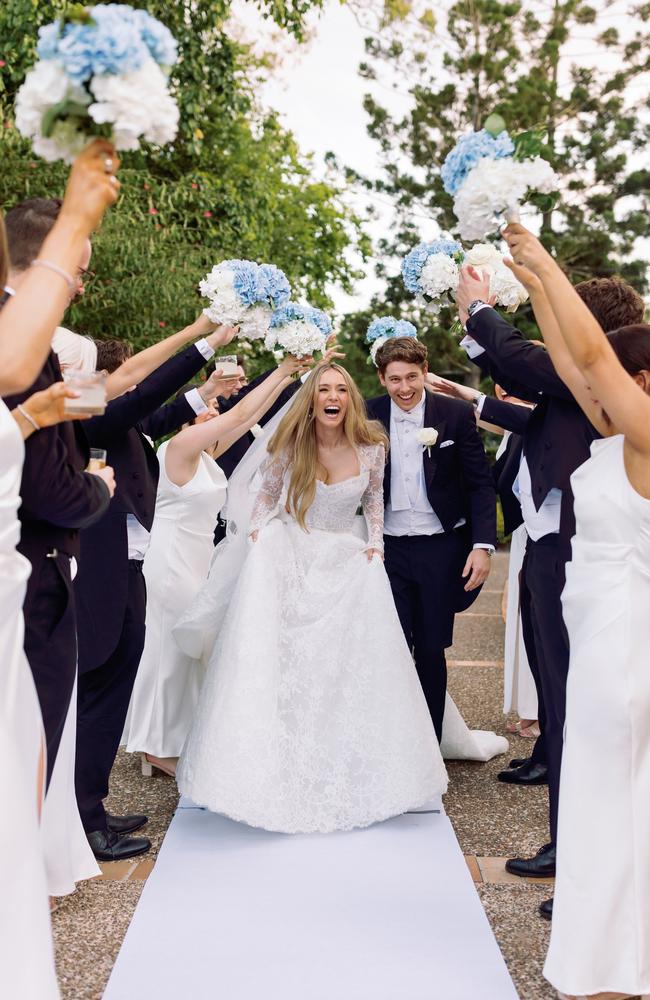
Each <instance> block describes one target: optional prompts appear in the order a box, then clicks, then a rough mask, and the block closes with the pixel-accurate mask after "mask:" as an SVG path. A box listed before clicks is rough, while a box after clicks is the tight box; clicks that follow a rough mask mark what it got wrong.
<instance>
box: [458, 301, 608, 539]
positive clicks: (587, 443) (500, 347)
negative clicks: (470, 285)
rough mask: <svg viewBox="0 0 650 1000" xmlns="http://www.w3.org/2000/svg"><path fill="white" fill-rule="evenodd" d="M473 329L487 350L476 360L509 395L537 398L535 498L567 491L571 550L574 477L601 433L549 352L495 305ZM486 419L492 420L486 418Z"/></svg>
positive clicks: (531, 437)
mask: <svg viewBox="0 0 650 1000" xmlns="http://www.w3.org/2000/svg"><path fill="white" fill-rule="evenodd" d="M467 332H468V333H469V335H470V336H471V337H473V338H474V340H476V342H477V343H479V344H480V345H481V347H483V348H484V349H485V354H482V355H480V356H479V357H477V358H476V359H475V362H476V363H477V364H478V365H479V366H480V367H481V368H483V369H484V370H485V371H487V373H488V374H489V375H490V376H491V377H492V378H493V379H494V381H495V382H499V384H500V385H502V386H503V388H504V389H506V391H507V392H508V393H510V394H511V395H513V396H518V397H519V398H520V399H528V400H530V401H531V402H536V404H537V405H536V406H535V409H534V410H533V411H532V413H531V415H530V417H529V419H528V423H527V425H526V430H525V432H524V443H523V452H524V455H525V456H526V460H527V462H528V466H529V469H530V477H531V482H532V488H533V501H534V503H535V506H536V507H537V509H538V510H539V508H540V507H541V505H542V503H543V502H544V500H545V499H546V497H547V496H548V493H549V491H550V490H551V489H553V488H557V489H560V490H562V494H563V496H562V511H561V522H560V540H561V542H562V544H563V546H564V548H565V550H566V552H567V555H568V553H569V547H570V542H571V538H572V537H573V535H574V533H575V515H574V513H573V493H572V491H571V484H570V479H571V476H572V474H573V473H574V472H575V470H576V469H577V468H579V466H581V465H582V464H583V462H586V461H587V459H588V458H589V455H590V448H591V443H592V441H594V440H595V439H596V438H598V437H599V436H600V435H599V434H598V431H597V430H596V428H595V427H593V425H592V424H591V423H590V422H589V420H587V417H586V416H585V415H584V413H583V412H582V410H581V409H580V407H579V406H578V404H577V403H576V401H575V399H574V398H573V396H572V395H571V393H570V391H569V390H568V389H567V387H566V385H565V384H564V382H563V381H562V379H561V378H560V376H559V375H558V374H557V372H556V371H555V368H554V367H553V362H552V361H551V359H550V357H549V355H548V354H547V352H546V351H545V350H543V349H542V348H541V347H539V346H537V345H536V344H532V343H531V342H530V341H529V340H526V338H525V337H524V336H523V335H522V334H521V333H520V332H519V330H516V329H515V328H514V327H512V326H511V325H510V324H509V323H507V322H506V320H504V319H503V318H502V317H501V316H500V315H499V314H498V313H497V312H496V310H494V309H490V308H487V309H481V310H479V312H477V313H476V314H475V315H474V316H472V317H471V318H470V319H469V320H468V322H467ZM486 419H488V418H487V417H486Z"/></svg>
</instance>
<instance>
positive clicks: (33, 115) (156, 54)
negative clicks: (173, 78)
mask: <svg viewBox="0 0 650 1000" xmlns="http://www.w3.org/2000/svg"><path fill="white" fill-rule="evenodd" d="M38 34H39V39H38V46H37V51H38V55H39V61H38V62H37V63H36V65H35V66H34V67H33V68H32V69H31V70H30V71H29V73H28V74H27V76H26V78H25V82H24V83H23V85H22V86H21V88H20V90H19V91H18V94H17V97H16V128H17V129H18V131H19V132H20V133H21V135H24V136H25V137H26V138H28V139H31V141H32V145H33V147H34V152H36V153H37V154H39V155H40V156H42V157H43V158H44V159H46V160H50V161H54V160H65V161H66V163H69V162H71V161H72V160H73V159H74V157H75V156H76V155H77V153H79V152H81V150H82V149H83V148H84V146H85V145H86V144H87V143H88V142H89V140H90V139H92V138H95V137H97V136H104V137H106V138H110V139H111V140H112V141H113V142H114V143H115V146H116V148H117V149H137V148H138V146H139V143H140V140H141V139H144V140H145V141H146V142H152V143H155V144H156V145H158V146H162V145H164V144H165V143H168V142H171V141H172V140H173V139H174V138H175V136H176V132H177V130H178V119H179V113H178V106H177V104H176V101H175V100H174V98H173V97H172V96H171V94H170V93H169V90H168V86H167V82H168V81H167V74H168V72H169V69H170V67H171V66H172V65H173V64H174V63H175V62H176V58H177V44H176V40H175V39H174V37H173V35H172V34H171V32H170V31H169V29H168V28H166V27H165V25H164V24H161V23H160V21H157V20H156V18H154V17H152V16H151V14H148V13H147V11H145V10H134V9H133V7H129V6H128V5H126V4H116V3H109V4H97V5H96V6H94V7H82V6H81V5H73V6H72V7H71V8H70V11H69V12H68V13H67V14H65V15H63V16H62V18H61V19H60V20H59V21H55V22H54V23H53V24H48V25H46V26H45V27H42V28H40V30H39V33H38Z"/></svg>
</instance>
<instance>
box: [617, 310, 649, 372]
mask: <svg viewBox="0 0 650 1000" xmlns="http://www.w3.org/2000/svg"><path fill="white" fill-rule="evenodd" d="M607 339H608V340H609V342H610V344H611V345H612V347H613V348H614V352H615V354H616V357H617V358H618V360H619V361H620V362H621V364H622V365H623V368H625V371H626V372H627V373H628V374H629V375H638V373H639V372H650V326H649V325H648V324H647V323H635V324H633V325H631V326H622V327H621V328H620V329H619V330H612V332H611V333H608V334H607Z"/></svg>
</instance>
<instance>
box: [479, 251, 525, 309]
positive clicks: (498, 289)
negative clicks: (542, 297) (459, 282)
mask: <svg viewBox="0 0 650 1000" xmlns="http://www.w3.org/2000/svg"><path fill="white" fill-rule="evenodd" d="M464 263H465V264H471V265H472V266H473V267H475V268H477V270H479V271H482V272H483V273H484V274H486V275H489V276H490V295H494V296H495V298H496V304H497V305H499V306H503V308H504V309H507V311H508V312H514V311H515V309H517V308H518V307H519V306H520V305H522V303H524V302H525V301H526V300H527V298H528V292H527V291H526V289H525V288H524V286H523V285H522V284H521V282H520V281H518V280H517V278H515V276H514V274H513V273H512V271H511V270H510V268H508V267H506V265H505V264H504V262H503V254H501V253H500V252H499V251H498V250H497V248H496V247H495V246H494V245H493V244H492V243H476V244H475V245H474V246H473V247H472V248H471V250H468V251H467V253H466V254H465V260H464Z"/></svg>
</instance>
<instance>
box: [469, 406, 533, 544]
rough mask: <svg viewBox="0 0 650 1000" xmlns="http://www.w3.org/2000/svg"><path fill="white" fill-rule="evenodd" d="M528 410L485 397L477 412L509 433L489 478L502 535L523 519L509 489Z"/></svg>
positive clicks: (514, 472) (529, 412)
mask: <svg viewBox="0 0 650 1000" xmlns="http://www.w3.org/2000/svg"><path fill="white" fill-rule="evenodd" d="M532 412H533V411H532V410H531V409H529V408H528V407H527V406H519V405H518V404H517V403H507V402H505V400H502V399H494V398H493V397H492V396H486V398H485V402H484V403H483V409H482V412H481V419H482V420H486V421H487V422H488V423H489V424H496V425H497V427H503V428H504V429H505V430H507V431H510V432H511V434H510V439H509V440H508V443H507V445H506V450H505V451H504V453H503V455H501V456H500V457H499V458H498V459H497V460H496V462H495V463H494V465H493V466H492V478H493V480H494V485H495V486H496V490H497V493H498V494H499V499H500V501H501V510H502V511H503V530H504V532H505V534H506V535H510V534H512V532H513V531H514V530H515V528H518V527H519V525H520V524H523V521H524V518H523V515H522V513H521V504H520V503H519V500H518V499H517V497H516V496H515V494H514V493H513V492H512V487H513V486H514V483H515V480H516V478H517V476H518V475H519V466H520V465H521V455H522V450H523V444H524V439H523V434H524V433H525V431H526V427H527V426H528V421H529V420H530V416H531V413H532Z"/></svg>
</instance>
